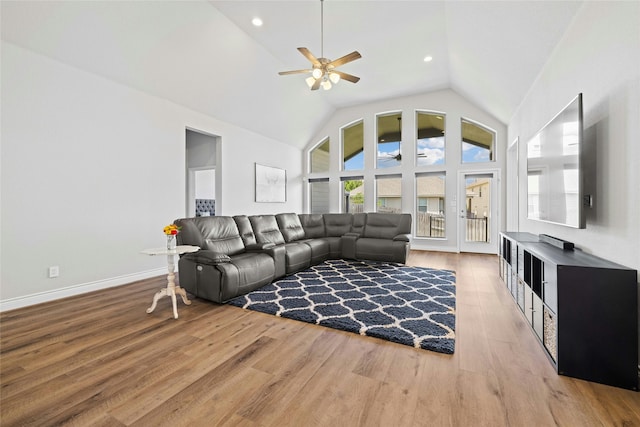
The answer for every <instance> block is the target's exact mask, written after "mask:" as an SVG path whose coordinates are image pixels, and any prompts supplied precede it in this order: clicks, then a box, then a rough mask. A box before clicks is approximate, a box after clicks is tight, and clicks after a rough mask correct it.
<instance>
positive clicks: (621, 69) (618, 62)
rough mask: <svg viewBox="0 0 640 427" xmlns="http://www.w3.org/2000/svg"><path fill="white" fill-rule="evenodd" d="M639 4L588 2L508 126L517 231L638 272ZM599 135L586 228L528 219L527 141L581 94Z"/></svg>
mask: <svg viewBox="0 0 640 427" xmlns="http://www.w3.org/2000/svg"><path fill="white" fill-rule="evenodd" d="M639 23H640V3H638V2H585V4H584V5H583V7H582V8H581V9H580V11H579V13H578V14H577V15H576V17H575V19H574V21H573V23H572V25H571V26H570V28H569V29H568V31H567V33H566V34H565V36H564V38H563V39H562V41H561V42H560V43H559V45H558V46H557V47H556V49H555V51H554V52H553V55H552V56H551V57H550V58H549V61H548V62H547V64H546V65H545V67H544V69H543V71H542V72H541V74H540V76H539V77H538V79H537V81H536V82H535V84H534V85H533V87H532V88H531V90H530V92H529V94H528V95H527V97H526V98H525V99H524V100H523V102H522V104H521V105H520V107H519V109H518V111H517V113H516V114H515V115H514V117H513V119H512V120H511V122H510V124H509V136H508V140H509V141H513V140H515V139H516V138H519V140H520V147H519V152H520V160H519V163H520V165H519V167H520V177H522V178H521V179H520V186H519V212H520V214H519V227H520V231H529V232H532V233H535V234H540V233H546V234H550V235H553V236H557V237H560V238H562V239H565V240H569V241H572V242H574V243H575V244H576V246H577V247H579V248H580V249H582V250H584V251H586V252H590V253H593V254H595V255H597V256H600V257H602V258H606V259H608V260H611V261H614V262H618V263H620V264H623V265H626V266H628V267H631V268H634V269H640V191H639V190H640V184H639V183H640V173H639V172H638V170H639V169H640V144H639V143H638V141H640V24H639ZM580 92H582V93H583V103H584V120H585V135H586V136H587V137H588V138H589V139H591V140H593V139H595V145H596V147H595V153H593V154H595V157H596V164H595V170H594V169H593V168H589V169H588V170H587V171H586V176H585V178H586V181H587V184H589V186H590V187H591V189H592V190H595V207H594V208H593V209H589V210H588V211H587V216H586V219H587V225H586V229H573V228H568V227H562V226H558V225H553V224H547V223H541V222H536V221H530V220H528V219H527V195H526V191H527V182H526V152H527V150H526V144H527V141H528V140H529V138H531V137H532V136H533V135H534V134H535V133H536V132H537V131H538V130H539V129H540V128H541V127H542V126H543V125H544V124H545V123H546V122H547V121H549V120H550V119H551V118H552V117H553V116H554V115H555V114H556V113H558V112H559V111H560V110H561V109H562V108H563V107H564V106H565V105H566V104H567V103H568V102H569V101H570V100H571V99H573V98H574V97H575V96H576V95H577V94H578V93H580Z"/></svg>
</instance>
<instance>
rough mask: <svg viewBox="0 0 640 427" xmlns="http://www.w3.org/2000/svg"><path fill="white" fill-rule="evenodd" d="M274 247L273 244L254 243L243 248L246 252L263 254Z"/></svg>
mask: <svg viewBox="0 0 640 427" xmlns="http://www.w3.org/2000/svg"><path fill="white" fill-rule="evenodd" d="M274 246H275V244H274V243H271V242H268V243H255V244H252V245H246V246H245V247H244V248H245V250H246V251H247V252H264V251H266V250H267V249H270V248H273V247H274Z"/></svg>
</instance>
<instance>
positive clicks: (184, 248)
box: [142, 245, 200, 255]
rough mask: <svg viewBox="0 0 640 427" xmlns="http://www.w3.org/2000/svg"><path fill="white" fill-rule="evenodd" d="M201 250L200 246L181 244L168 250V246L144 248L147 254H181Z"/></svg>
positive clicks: (144, 252)
mask: <svg viewBox="0 0 640 427" xmlns="http://www.w3.org/2000/svg"><path fill="white" fill-rule="evenodd" d="M199 250H200V247H199V246H191V245H179V246H176V248H175V249H173V250H168V249H167V248H151V249H145V250H143V251H142V253H143V254H147V255H180V254H186V253H187V252H197V251H199Z"/></svg>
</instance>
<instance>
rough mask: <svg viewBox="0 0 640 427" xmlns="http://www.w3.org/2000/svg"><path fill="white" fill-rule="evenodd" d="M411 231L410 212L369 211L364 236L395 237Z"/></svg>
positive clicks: (376, 237) (375, 237)
mask: <svg viewBox="0 0 640 427" xmlns="http://www.w3.org/2000/svg"><path fill="white" fill-rule="evenodd" d="M409 233H411V215H410V214H387V213H368V214H367V223H366V225H365V227H364V233H363V237H367V238H373V239H393V238H394V237H396V236H397V235H399V234H409Z"/></svg>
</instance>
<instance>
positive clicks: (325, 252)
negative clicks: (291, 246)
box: [300, 238, 330, 265]
mask: <svg viewBox="0 0 640 427" xmlns="http://www.w3.org/2000/svg"><path fill="white" fill-rule="evenodd" d="M300 243H304V244H305V245H307V246H309V248H311V264H312V265H316V264H320V263H321V262H323V261H326V260H327V259H329V250H330V247H329V241H328V240H327V239H325V238H320V239H305V240H301V241H300Z"/></svg>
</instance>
